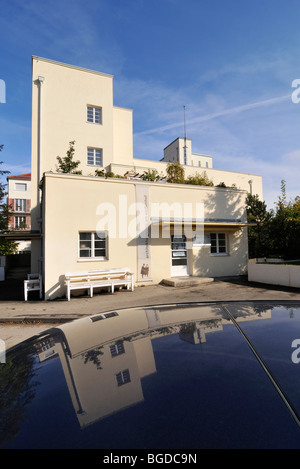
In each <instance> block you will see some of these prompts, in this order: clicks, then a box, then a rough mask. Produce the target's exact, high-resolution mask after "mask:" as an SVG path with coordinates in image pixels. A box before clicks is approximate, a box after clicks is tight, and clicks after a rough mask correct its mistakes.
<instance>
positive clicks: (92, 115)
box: [87, 106, 102, 124]
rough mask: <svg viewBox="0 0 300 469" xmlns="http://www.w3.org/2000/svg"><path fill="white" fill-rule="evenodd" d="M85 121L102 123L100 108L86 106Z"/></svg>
mask: <svg viewBox="0 0 300 469" xmlns="http://www.w3.org/2000/svg"><path fill="white" fill-rule="evenodd" d="M87 121H88V122H92V123H93V124H102V108H101V107H94V106H87Z"/></svg>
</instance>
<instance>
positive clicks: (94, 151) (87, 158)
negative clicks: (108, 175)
mask: <svg viewBox="0 0 300 469" xmlns="http://www.w3.org/2000/svg"><path fill="white" fill-rule="evenodd" d="M90 150H92V151H93V163H89V158H91V155H90V154H89V151H90ZM97 151H100V152H101V163H100V164H97V163H96V161H97V156H96V152H97ZM86 160H87V161H86V164H87V166H96V167H97V168H103V148H96V147H87V151H86Z"/></svg>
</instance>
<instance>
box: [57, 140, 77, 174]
mask: <svg viewBox="0 0 300 469" xmlns="http://www.w3.org/2000/svg"><path fill="white" fill-rule="evenodd" d="M74 145H75V140H73V141H72V142H69V149H68V151H67V154H66V156H65V157H64V158H61V157H60V156H57V157H56V158H57V161H58V168H57V169H58V171H59V172H60V173H70V174H81V171H75V170H76V168H77V167H78V166H79V165H80V161H79V160H77V161H74V160H73V158H74V154H75V148H74Z"/></svg>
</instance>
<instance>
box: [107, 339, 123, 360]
mask: <svg viewBox="0 0 300 469" xmlns="http://www.w3.org/2000/svg"><path fill="white" fill-rule="evenodd" d="M109 348H110V353H111V356H112V357H116V356H117V355H122V353H125V348H124V343H123V342H121V341H120V342H117V343H116V344H114V345H111V346H110V347H109Z"/></svg>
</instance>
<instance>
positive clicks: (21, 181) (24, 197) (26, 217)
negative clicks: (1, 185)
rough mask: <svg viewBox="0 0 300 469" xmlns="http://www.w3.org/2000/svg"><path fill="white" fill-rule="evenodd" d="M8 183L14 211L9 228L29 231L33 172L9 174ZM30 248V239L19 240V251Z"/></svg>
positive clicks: (10, 201)
mask: <svg viewBox="0 0 300 469" xmlns="http://www.w3.org/2000/svg"><path fill="white" fill-rule="evenodd" d="M7 183H8V200H7V201H8V205H9V206H10V208H11V213H12V216H11V217H10V219H9V226H8V228H9V230H10V231H14V232H22V233H24V232H25V231H26V232H28V231H30V230H31V174H30V173H27V174H20V175H17V176H8V177H7ZM20 236H22V234H20ZM30 248H31V243H30V241H26V240H21V241H18V252H24V251H30Z"/></svg>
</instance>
